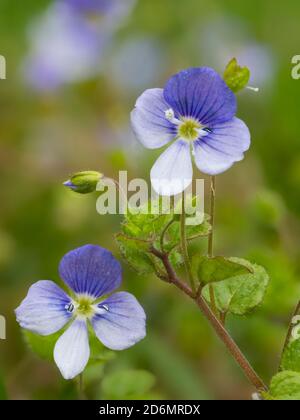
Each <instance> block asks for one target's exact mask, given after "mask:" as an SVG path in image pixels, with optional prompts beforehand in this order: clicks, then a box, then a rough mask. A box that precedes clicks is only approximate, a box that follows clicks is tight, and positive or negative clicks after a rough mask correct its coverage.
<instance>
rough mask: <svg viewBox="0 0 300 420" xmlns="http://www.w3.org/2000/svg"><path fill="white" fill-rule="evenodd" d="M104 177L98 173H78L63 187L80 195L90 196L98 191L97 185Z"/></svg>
mask: <svg viewBox="0 0 300 420" xmlns="http://www.w3.org/2000/svg"><path fill="white" fill-rule="evenodd" d="M102 177H103V174H101V173H100V172H96V171H83V172H76V173H75V174H73V175H72V176H71V178H70V179H69V180H68V181H66V182H64V184H63V185H64V186H65V187H68V188H70V189H71V190H72V191H75V192H77V193H79V194H89V193H91V192H94V191H96V188H97V184H98V182H99V181H100V179H101V178H102Z"/></svg>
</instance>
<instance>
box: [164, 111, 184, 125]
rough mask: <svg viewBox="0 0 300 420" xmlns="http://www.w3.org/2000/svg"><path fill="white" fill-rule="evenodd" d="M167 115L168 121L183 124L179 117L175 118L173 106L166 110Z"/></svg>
mask: <svg viewBox="0 0 300 420" xmlns="http://www.w3.org/2000/svg"><path fill="white" fill-rule="evenodd" d="M165 117H166V119H167V120H168V121H170V122H171V123H173V124H176V125H179V124H181V122H180V121H179V120H178V119H177V118H175V113H174V111H173V109H172V108H170V109H167V110H166V111H165Z"/></svg>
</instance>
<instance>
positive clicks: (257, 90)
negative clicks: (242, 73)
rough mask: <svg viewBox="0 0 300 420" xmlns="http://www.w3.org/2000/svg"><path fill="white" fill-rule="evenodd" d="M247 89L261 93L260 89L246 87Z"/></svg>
mask: <svg viewBox="0 0 300 420" xmlns="http://www.w3.org/2000/svg"><path fill="white" fill-rule="evenodd" d="M246 89H248V90H252V91H253V92H259V88H258V87H253V86H246Z"/></svg>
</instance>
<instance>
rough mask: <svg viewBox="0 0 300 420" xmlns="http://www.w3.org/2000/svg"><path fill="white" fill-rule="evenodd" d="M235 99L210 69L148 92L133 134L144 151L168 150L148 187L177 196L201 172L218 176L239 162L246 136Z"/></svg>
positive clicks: (140, 104) (138, 110) (133, 116)
mask: <svg viewBox="0 0 300 420" xmlns="http://www.w3.org/2000/svg"><path fill="white" fill-rule="evenodd" d="M236 109H237V104H236V97H235V95H234V93H233V92H232V91H231V90H230V89H229V88H228V86H227V85H226V83H225V82H224V80H223V79H222V78H221V77H220V76H219V74H218V73H217V72H216V71H215V70H213V69H211V68H208V67H200V68H191V69H188V70H184V71H181V72H180V73H178V74H176V75H175V76H173V77H171V79H170V80H169V81H168V82H167V84H166V86H165V87H164V89H149V90H146V91H145V92H144V93H143V94H142V95H141V96H140V97H139V98H138V100H137V102H136V105H135V109H134V110H133V111H132V114H131V121H132V126H133V130H134V132H135V135H136V137H137V138H138V140H139V141H140V142H141V143H142V144H143V145H144V146H145V147H147V148H148V149H156V148H160V147H163V146H165V145H166V144H168V143H171V142H172V144H171V145H170V147H168V148H167V149H166V150H165V151H164V152H163V153H162V155H161V156H160V157H159V158H158V160H157V161H156V162H155V164H154V166H153V167H152V170H151V182H152V186H153V188H154V190H155V191H156V192H157V193H158V194H160V195H175V194H179V193H181V192H182V191H183V190H185V189H186V188H187V187H188V186H189V185H190V184H191V182H192V179H193V166H192V158H191V155H193V156H194V160H195V164H196V166H197V167H198V169H199V170H200V171H202V172H203V173H205V174H209V175H217V174H220V173H222V172H224V171H226V170H227V169H229V168H230V167H231V166H232V165H233V164H234V163H235V162H238V161H240V160H242V159H243V157H244V152H245V151H247V150H248V149H249V147H250V133H249V130H248V128H247V126H246V125H245V123H244V122H243V121H241V120H240V119H238V118H236V117H235V114H236Z"/></svg>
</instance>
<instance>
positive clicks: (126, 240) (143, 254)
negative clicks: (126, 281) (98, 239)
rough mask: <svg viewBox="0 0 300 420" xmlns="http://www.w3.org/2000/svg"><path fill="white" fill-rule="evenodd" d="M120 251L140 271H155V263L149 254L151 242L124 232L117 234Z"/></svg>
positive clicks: (145, 272) (144, 272)
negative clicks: (136, 238) (144, 241)
mask: <svg viewBox="0 0 300 420" xmlns="http://www.w3.org/2000/svg"><path fill="white" fill-rule="evenodd" d="M115 238H116V241H117V244H118V246H119V249H120V252H121V254H122V256H123V258H124V259H125V260H126V261H127V263H128V264H129V265H130V266H131V267H132V268H133V269H134V270H136V271H137V272H138V273H143V274H147V273H153V271H154V270H155V265H154V263H153V260H152V259H151V257H150V255H149V254H148V248H149V244H147V243H143V242H142V241H139V240H135V239H133V238H130V237H127V236H125V235H122V234H118V235H116V237H115Z"/></svg>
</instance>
